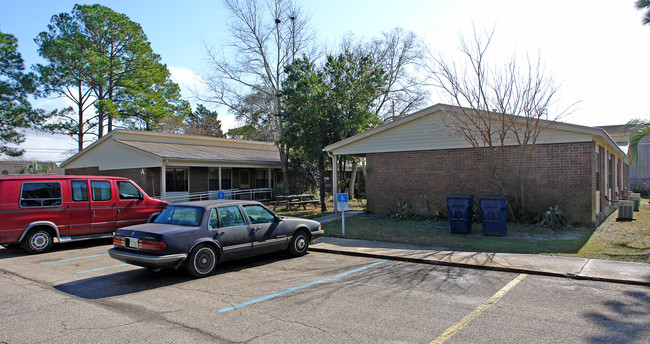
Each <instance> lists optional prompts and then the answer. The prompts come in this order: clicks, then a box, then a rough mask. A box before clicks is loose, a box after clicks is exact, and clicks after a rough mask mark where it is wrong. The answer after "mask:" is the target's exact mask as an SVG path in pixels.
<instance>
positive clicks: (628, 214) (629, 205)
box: [616, 201, 634, 221]
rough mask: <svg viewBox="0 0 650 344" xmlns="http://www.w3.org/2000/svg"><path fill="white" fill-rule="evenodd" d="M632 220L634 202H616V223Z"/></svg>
mask: <svg viewBox="0 0 650 344" xmlns="http://www.w3.org/2000/svg"><path fill="white" fill-rule="evenodd" d="M632 220H634V201H618V218H616V221H632Z"/></svg>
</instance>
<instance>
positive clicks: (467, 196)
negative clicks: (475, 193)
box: [447, 193, 474, 199]
mask: <svg viewBox="0 0 650 344" xmlns="http://www.w3.org/2000/svg"><path fill="white" fill-rule="evenodd" d="M447 198H452V199H454V198H456V199H473V198H474V197H472V194H468V193H455V194H451V195H447Z"/></svg>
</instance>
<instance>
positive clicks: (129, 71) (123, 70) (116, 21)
mask: <svg viewBox="0 0 650 344" xmlns="http://www.w3.org/2000/svg"><path fill="white" fill-rule="evenodd" d="M35 41H36V43H37V44H38V45H39V54H40V55H41V56H42V57H44V58H45V59H46V60H48V62H49V65H46V66H39V67H38V70H39V71H40V72H41V76H42V80H43V82H44V84H45V86H46V89H49V92H56V93H59V94H62V95H66V93H69V89H71V88H73V89H76V90H78V92H77V93H76V94H74V95H73V96H72V97H68V98H73V99H74V100H73V101H76V103H77V105H79V106H78V115H79V119H77V120H76V126H77V128H76V132H72V131H71V132H69V134H71V135H75V134H76V135H79V134H80V133H81V132H82V131H83V128H84V127H83V125H87V126H88V125H89V126H92V125H93V124H92V121H91V122H89V121H87V120H86V119H83V120H82V117H83V115H82V113H81V112H83V111H82V110H85V109H86V108H87V105H88V104H89V102H92V101H94V106H95V108H96V110H97V120H96V123H97V136H98V137H102V136H103V135H104V126H105V125H106V127H107V130H108V131H109V132H110V131H111V130H112V129H113V120H114V119H117V120H119V121H121V123H122V124H123V125H124V126H125V127H127V128H131V129H141V130H155V129H157V128H158V124H159V123H160V122H161V121H164V119H165V118H166V117H169V116H181V117H184V116H186V115H187V113H189V111H190V108H189V104H188V103H187V102H186V101H184V100H182V99H181V96H180V88H179V87H178V85H176V84H175V83H173V82H172V81H171V79H170V73H169V71H168V70H167V66H165V65H164V64H162V63H161V62H160V56H159V55H157V54H155V53H154V52H153V50H152V49H151V45H150V43H149V42H148V40H147V36H146V35H145V33H144V31H143V30H142V27H141V26H140V25H139V24H138V23H135V22H133V21H131V20H130V19H129V17H127V16H126V15H124V14H121V13H117V12H114V11H113V10H111V9H110V8H108V7H105V6H102V5H75V7H74V9H73V10H72V12H71V13H61V14H58V15H55V16H53V17H52V21H51V23H50V25H48V31H45V32H42V33H40V34H39V35H38V37H37V38H36V39H35ZM89 91H90V92H89ZM89 94H92V97H93V99H92V100H91V99H90V98H88V96H89ZM81 104H84V105H83V106H81ZM80 110H81V111H80Z"/></svg>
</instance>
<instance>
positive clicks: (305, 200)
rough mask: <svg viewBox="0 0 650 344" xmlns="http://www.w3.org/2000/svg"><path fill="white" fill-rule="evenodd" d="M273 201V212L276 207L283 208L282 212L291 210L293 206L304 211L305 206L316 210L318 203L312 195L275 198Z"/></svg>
mask: <svg viewBox="0 0 650 344" xmlns="http://www.w3.org/2000/svg"><path fill="white" fill-rule="evenodd" d="M275 199H276V201H275V202H274V205H273V210H275V209H276V208H277V207H278V206H284V207H285V208H284V210H291V208H293V207H294V206H302V208H303V209H305V210H306V209H307V205H309V204H311V205H313V206H314V208H316V207H318V204H319V203H320V201H319V200H317V199H316V195H314V194H302V195H288V196H276V197H275Z"/></svg>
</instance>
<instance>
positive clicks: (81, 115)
mask: <svg viewBox="0 0 650 344" xmlns="http://www.w3.org/2000/svg"><path fill="white" fill-rule="evenodd" d="M77 86H78V88H79V100H78V102H77V105H78V106H79V109H78V110H77V113H78V114H79V122H78V123H77V130H78V132H77V141H78V142H77V144H78V148H79V152H81V150H82V149H84V104H83V103H84V102H83V99H84V98H83V92H82V91H81V81H79V82H78V85H77Z"/></svg>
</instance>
